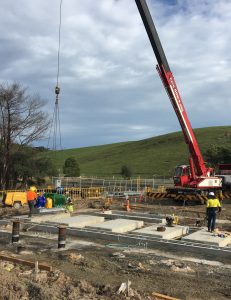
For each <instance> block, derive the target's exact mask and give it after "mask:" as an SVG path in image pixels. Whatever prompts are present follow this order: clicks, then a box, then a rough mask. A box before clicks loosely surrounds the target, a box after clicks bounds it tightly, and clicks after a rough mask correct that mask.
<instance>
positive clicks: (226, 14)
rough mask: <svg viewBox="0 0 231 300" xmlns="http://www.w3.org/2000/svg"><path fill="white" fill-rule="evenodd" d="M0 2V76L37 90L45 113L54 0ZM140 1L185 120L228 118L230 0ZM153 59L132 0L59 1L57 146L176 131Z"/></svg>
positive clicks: (49, 100) (50, 102) (50, 88)
mask: <svg viewBox="0 0 231 300" xmlns="http://www.w3.org/2000/svg"><path fill="white" fill-rule="evenodd" d="M0 3H1V10H0V81H1V82H6V81H7V82H11V81H17V82H20V83H22V84H23V85H24V86H27V87H28V88H29V90H30V92H31V93H39V94H40V95H41V97H42V98H43V99H44V100H45V101H46V110H47V111H48V112H49V115H50V118H51V119H52V116H53V111H54V105H55V94H54V87H55V85H56V76H57V50H58V29H59V5H60V0H49V1H48V0H33V1H32V0H19V1H13V0H0ZM147 3H148V6H149V8H150V11H151V14H152V17H153V19H154V23H155V25H156V27H157V31H158V33H159V36H160V39H161V42H162V45H163V48H164V50H165V53H166V56H167V59H168V62H169V65H170V68H171V70H172V72H173V74H174V77H175V80H176V82H177V84H178V88H179V90H180V93H181V96H182V98H183V102H184V105H185V108H186V110H187V112H188V116H189V119H190V121H191V124H192V127H193V128H199V127H207V126H220V125H230V123H231V122H230V119H231V118H230V116H231V96H230V86H231V30H230V26H231V1H230V0H147ZM155 65H156V58H155V56H154V54H153V51H152V48H151V45H150V42H149V40H148V37H147V34H146V31H145V29H144V26H143V23H142V21H141V18H140V15H139V12H138V9H137V7H136V4H135V1H134V0H97V1H93V0H63V2H62V27H61V52H60V77H59V82H60V87H61V95H60V102H59V116H60V126H61V140H62V143H61V144H62V147H63V148H77V147H85V146H93V145H102V144H110V143H114V142H122V141H131V140H140V139H145V138H149V137H153V136H157V135H161V134H165V133H169V132H174V131H179V130H180V126H179V123H178V120H177V118H176V116H175V113H174V111H173V108H172V106H171V104H170V101H169V99H168V97H167V95H166V94H165V91H164V88H163V86H162V83H161V81H160V79H159V77H158V74H157V72H156V70H155ZM48 136H49V134H48ZM52 138H53V134H52V133H51V137H50V139H52ZM50 143H52V142H51V141H50ZM40 144H41V145H44V146H47V140H43V141H41V142H40Z"/></svg>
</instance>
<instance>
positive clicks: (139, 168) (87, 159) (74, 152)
mask: <svg viewBox="0 0 231 300" xmlns="http://www.w3.org/2000/svg"><path fill="white" fill-rule="evenodd" d="M194 132H195V135H196V138H197V140H198V143H199V145H200V149H201V151H202V153H204V152H205V151H206V150H207V149H208V147H209V146H210V145H212V144H215V145H219V146H224V147H228V148H230V149H231V126H220V127H209V128H200V129H195V130H194ZM47 155H48V156H49V157H50V158H51V159H52V160H53V161H54V163H55V165H56V166H57V168H58V169H60V170H61V173H62V167H63V164H64V161H65V159H66V158H68V157H70V156H74V157H75V158H76V160H77V162H78V163H79V166H80V170H81V175H82V176H99V177H100V176H113V175H114V176H119V173H120V170H121V166H122V165H127V166H128V167H130V168H131V170H132V172H133V174H134V176H139V175H140V176H141V177H152V176H153V175H154V174H155V175H165V176H168V175H171V174H172V172H173V169H174V167H175V166H176V165H179V164H184V163H186V164H188V148H187V146H186V144H185V142H184V139H183V134H182V132H175V133H170V134H165V135H162V136H157V137H153V138H149V139H145V140H141V141H135V142H123V143H115V144H109V145H102V146H95V147H85V148H77V149H68V150H60V151H49V152H48V153H47Z"/></svg>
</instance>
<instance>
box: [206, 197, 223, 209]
mask: <svg viewBox="0 0 231 300" xmlns="http://www.w3.org/2000/svg"><path fill="white" fill-rule="evenodd" d="M215 207H221V204H220V201H219V200H218V199H217V198H215V199H208V201H207V208H215Z"/></svg>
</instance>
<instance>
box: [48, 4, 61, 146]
mask: <svg viewBox="0 0 231 300" xmlns="http://www.w3.org/2000/svg"><path fill="white" fill-rule="evenodd" d="M62 2H63V1H62V0H60V4H59V33H58V51H57V52H58V53H57V76H56V87H55V94H56V100H55V107H54V113H53V118H52V121H51V129H50V133H49V138H48V145H47V148H48V147H49V143H50V138H51V132H52V128H53V150H56V146H57V143H56V142H57V135H59V147H60V149H62V138H61V127H60V117H59V93H60V88H59V75H60V52H61V50H60V48H61V28H62Z"/></svg>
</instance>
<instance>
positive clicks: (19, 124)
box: [0, 82, 80, 190]
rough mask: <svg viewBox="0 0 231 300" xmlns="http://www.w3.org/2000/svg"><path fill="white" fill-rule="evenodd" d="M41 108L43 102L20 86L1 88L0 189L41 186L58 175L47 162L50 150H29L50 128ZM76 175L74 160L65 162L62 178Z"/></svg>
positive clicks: (46, 115)
mask: <svg viewBox="0 0 231 300" xmlns="http://www.w3.org/2000/svg"><path fill="white" fill-rule="evenodd" d="M44 107H45V101H44V100H42V99H41V97H40V96H39V95H38V94H30V93H29V90H28V89H27V88H25V87H24V86H22V85H21V84H20V83H16V82H14V83H10V84H9V83H1V84H0V189H2V190H4V189H13V188H16V186H17V184H21V185H24V186H25V185H30V184H31V183H34V182H35V183H36V184H38V185H41V184H43V183H44V182H45V179H44V178H46V177H48V176H57V175H58V171H57V169H56V167H55V166H54V164H53V163H52V161H51V160H50V159H49V158H46V155H45V152H46V151H49V150H48V149H46V148H44V147H33V146H32V144H33V142H35V141H39V140H41V139H42V138H44V137H45V135H46V133H47V130H48V128H49V126H50V117H49V115H48V113H47V112H46V111H45V109H44ZM70 162H71V163H70ZM76 168H77V172H76V170H75V169H76ZM73 170H75V171H73ZM79 172H80V170H79V167H78V164H77V162H75V161H74V162H73V158H70V159H67V162H66V161H65V163H64V174H66V175H69V173H71V174H76V175H78V174H79ZM78 176H79V175H78Z"/></svg>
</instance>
